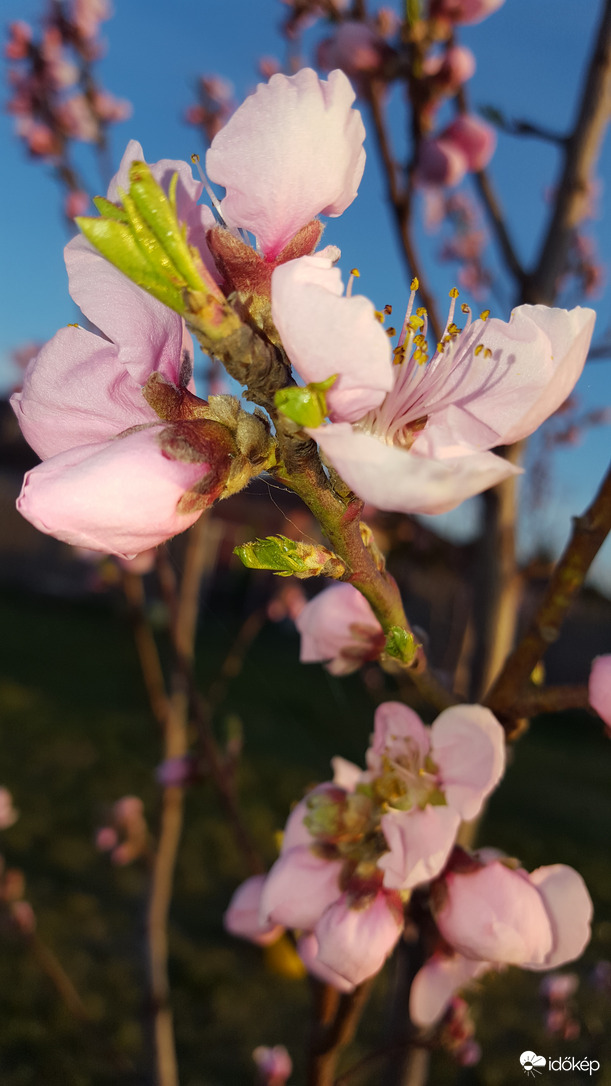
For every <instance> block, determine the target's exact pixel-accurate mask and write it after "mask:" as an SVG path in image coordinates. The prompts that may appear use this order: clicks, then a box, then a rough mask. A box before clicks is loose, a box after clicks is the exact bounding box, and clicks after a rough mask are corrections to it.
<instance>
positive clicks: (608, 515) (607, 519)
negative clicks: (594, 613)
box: [487, 467, 611, 735]
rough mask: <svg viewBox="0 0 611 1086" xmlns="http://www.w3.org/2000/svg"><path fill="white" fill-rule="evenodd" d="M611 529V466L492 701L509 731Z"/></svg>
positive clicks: (489, 701)
mask: <svg viewBox="0 0 611 1086" xmlns="http://www.w3.org/2000/svg"><path fill="white" fill-rule="evenodd" d="M609 531H611V467H610V468H609V470H608V471H607V474H606V476H605V478H604V480H603V482H602V484H601V486H600V489H599V491H598V493H597V495H596V497H595V498H594V501H593V502H592V504H591V505H590V507H589V508H588V509H587V510H586V511H585V513H584V514H583V516H581V517H576V518H575V519H574V521H573V531H572V533H571V538H570V540H569V542H568V544H567V546H566V548H565V550H564V552H563V554H562V556H561V558H560V559H559V561H558V563H557V565H556V567H555V569H554V572H553V574H552V577H551V580H550V582H549V585H548V587H547V591H546V593H545V596H544V597H543V600H542V602H541V604H540V606H539V608H538V609H537V612H536V614H535V616H534V618H533V620H532V622H531V625H530V628H529V629H528V631H527V633H526V635H525V636H524V637H523V638H522V640H521V641H520V643H519V644H518V646H517V648H516V649H515V650H514V652H513V653H512V655H511V656H510V657H509V659H508V660H507V662H506V664H505V667H504V668H503V671H502V673H501V675H500V676H499V678H498V679H497V681H496V683H495V684H494V686H493V688H492V690H491V692H490V694H489V696H488V699H487V704H488V705H489V706H490V708H491V709H492V711H493V712H494V713H496V715H497V716H499V715H500V716H501V718H502V717H505V721H506V723H507V726H508V731H509V734H510V735H511V732H512V725H513V721H514V720H515V716H516V713H515V703H516V701H518V700H519V697H520V692H521V691H522V689H523V687H524V686H525V684H526V683H527V681H528V677H529V676H530V674H531V672H532V670H533V668H534V667H535V664H537V663H538V662H539V660H540V659H541V657H542V656H543V654H544V652H545V651H546V649H547V648H548V647H549V646H550V645H551V644H553V642H554V641H556V640H557V638H558V637H559V636H560V629H561V626H562V623H563V621H564V619H565V617H566V614H567V611H568V609H569V607H570V605H571V603H572V601H573V599H574V597H575V596H576V594H577V593H578V592H579V590H580V588H581V586H582V585H583V582H584V580H585V578H586V574H587V572H588V570H589V568H590V566H591V564H592V562H593V561H594V558H595V557H596V555H597V554H598V551H599V550H600V548H601V547H602V545H603V543H604V541H605V539H606V538H607V535H608V533H609Z"/></svg>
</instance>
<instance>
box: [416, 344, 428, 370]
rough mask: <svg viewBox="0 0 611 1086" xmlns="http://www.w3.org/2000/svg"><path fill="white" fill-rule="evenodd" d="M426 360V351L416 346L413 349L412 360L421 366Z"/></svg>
mask: <svg viewBox="0 0 611 1086" xmlns="http://www.w3.org/2000/svg"><path fill="white" fill-rule="evenodd" d="M426 360H427V356H426V351H422V350H420V347H417V348H416V350H415V351H414V362H417V363H418V365H419V366H423V365H424V363H425V362H426Z"/></svg>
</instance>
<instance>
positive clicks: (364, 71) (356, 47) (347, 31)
mask: <svg viewBox="0 0 611 1086" xmlns="http://www.w3.org/2000/svg"><path fill="white" fill-rule="evenodd" d="M389 53H390V49H389V47H388V45H387V44H386V42H385V41H384V39H383V38H382V37H381V36H380V35H379V34H378V33H377V31H376V30H374V29H373V28H372V27H370V26H367V24H366V23H363V22H356V21H355V20H352V19H346V20H345V21H342V22H341V23H339V25H338V26H336V27H335V29H334V32H333V35H332V36H331V37H329V38H324V40H323V41H321V42H320V44H319V46H318V53H317V61H318V66H319V67H320V68H323V69H324V70H325V71H327V72H328V71H330V70H331V69H332V68H341V69H342V71H344V72H345V73H346V75H348V76H350V77H351V78H358V76H361V75H373V74H375V73H376V72H378V71H379V70H380V68H381V67H382V65H383V63H384V61H385V60H386V58H387V56H388V55H389Z"/></svg>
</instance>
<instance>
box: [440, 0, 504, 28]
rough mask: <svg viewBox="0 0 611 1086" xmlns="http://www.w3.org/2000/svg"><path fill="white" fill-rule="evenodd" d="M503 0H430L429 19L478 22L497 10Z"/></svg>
mask: <svg viewBox="0 0 611 1086" xmlns="http://www.w3.org/2000/svg"><path fill="white" fill-rule="evenodd" d="M504 2H505V0H431V5H430V11H429V16H430V18H431V19H440V18H441V19H447V20H449V21H450V22H452V23H462V24H466V23H480V22H481V21H482V19H486V18H487V17H488V16H489V15H492V14H493V12H495V11H497V10H498V9H499V8H500V7H501V6H502V4H504Z"/></svg>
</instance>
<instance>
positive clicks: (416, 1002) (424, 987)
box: [409, 952, 492, 1027]
mask: <svg viewBox="0 0 611 1086" xmlns="http://www.w3.org/2000/svg"><path fill="white" fill-rule="evenodd" d="M491 968H492V966H491V963H490V962H481V961H474V960H473V959H472V958H465V957H463V955H462V954H458V953H452V952H446V953H441V952H438V953H436V954H433V955H432V957H430V958H429V959H428V960H427V961H426V962H425V964H424V965H423V966H422V968H421V969H419V970H418V972H417V973H416V976H415V977H414V979H413V981H412V986H411V989H410V995H409V1016H410V1018H411V1020H412V1022H413V1023H414V1025H416V1026H423V1027H426V1026H430V1025H432V1024H433V1022H437V1021H438V1019H439V1018H441V1016H442V1015H443V1014H444V1013H445V1011H446V1010H447V1008H448V1006H449V1005H450V1002H451V1000H452V997H453V996H454V993H455V992H458V991H460V990H461V989H462V988H465V987H467V985H469V984H470V983H471V982H472V981H474V980H475V979H476V978H477V977H480V976H482V974H483V973H487V972H489V970H490V969H491Z"/></svg>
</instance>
